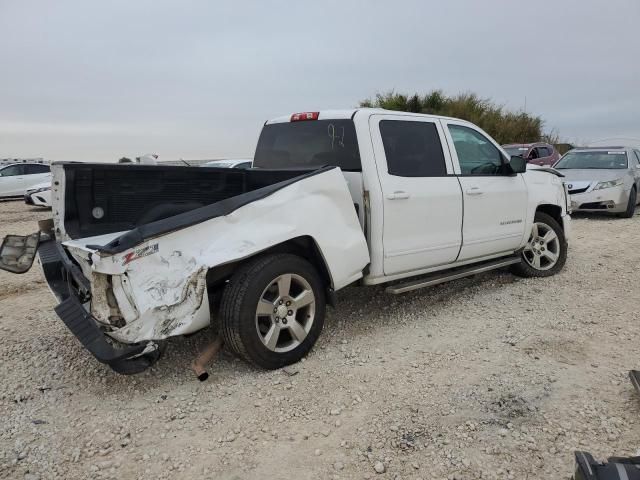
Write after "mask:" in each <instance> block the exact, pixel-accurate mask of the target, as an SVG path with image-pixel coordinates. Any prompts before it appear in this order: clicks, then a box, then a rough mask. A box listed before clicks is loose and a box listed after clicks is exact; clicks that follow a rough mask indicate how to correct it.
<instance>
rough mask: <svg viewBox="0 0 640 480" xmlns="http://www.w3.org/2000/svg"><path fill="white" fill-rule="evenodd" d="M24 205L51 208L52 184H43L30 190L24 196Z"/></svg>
mask: <svg viewBox="0 0 640 480" xmlns="http://www.w3.org/2000/svg"><path fill="white" fill-rule="evenodd" d="M24 203H26V204H27V205H35V206H36V207H47V208H51V182H50V181H49V182H45V183H41V184H39V185H35V186H34V187H33V188H30V189H28V190H27V191H26V192H25V194H24Z"/></svg>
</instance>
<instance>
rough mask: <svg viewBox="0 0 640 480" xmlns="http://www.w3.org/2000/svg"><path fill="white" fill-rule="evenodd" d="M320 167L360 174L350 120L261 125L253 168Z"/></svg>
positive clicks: (358, 154) (353, 129)
mask: <svg viewBox="0 0 640 480" xmlns="http://www.w3.org/2000/svg"><path fill="white" fill-rule="evenodd" d="M324 166H335V167H340V168H341V169H342V170H346V171H361V170H362V166H361V163H360V151H359V149H358V140H357V138H356V129H355V126H354V124H353V121H352V120H312V121H301V122H285V123H274V124H271V125H265V126H264V128H263V129H262V133H261V134H260V138H259V140H258V146H257V147H256V154H255V158H254V161H253V167H254V168H287V169H292V168H300V169H313V168H320V167H324Z"/></svg>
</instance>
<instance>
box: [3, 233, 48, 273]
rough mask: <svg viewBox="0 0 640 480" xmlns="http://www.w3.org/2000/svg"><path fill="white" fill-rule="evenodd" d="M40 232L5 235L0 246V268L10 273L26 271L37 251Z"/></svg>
mask: <svg viewBox="0 0 640 480" xmlns="http://www.w3.org/2000/svg"><path fill="white" fill-rule="evenodd" d="M39 244H40V232H36V233H32V234H31V235H7V236H6V237H4V240H3V241H2V246H1V247H0V269H2V270H6V271H7V272H11V273H25V272H28V271H29V269H30V268H31V265H33V260H34V259H35V258H36V253H37V252H38V245H39Z"/></svg>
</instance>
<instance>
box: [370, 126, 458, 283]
mask: <svg viewBox="0 0 640 480" xmlns="http://www.w3.org/2000/svg"><path fill="white" fill-rule="evenodd" d="M370 129H371V134H372V138H373V147H374V153H375V161H376V168H377V170H378V176H379V178H380V184H381V187H382V194H383V202H384V203H383V215H384V222H383V224H384V226H383V229H382V230H383V232H382V237H383V238H382V243H383V250H384V261H383V265H384V273H385V275H394V274H401V273H403V272H408V271H415V270H420V269H424V268H429V267H435V266H439V265H445V264H448V263H452V262H454V261H455V259H456V257H457V256H458V253H459V252H460V246H461V242H462V235H461V226H462V194H461V191H460V184H459V183H458V179H457V178H456V177H455V175H453V163H452V161H451V158H450V156H449V152H448V150H447V148H446V143H443V140H442V139H443V138H444V137H443V132H442V126H441V125H440V123H439V122H438V121H437V120H433V119H429V118H428V117H419V116H416V117H410V116H399V115H396V116H394V115H373V116H372V117H371V120H370Z"/></svg>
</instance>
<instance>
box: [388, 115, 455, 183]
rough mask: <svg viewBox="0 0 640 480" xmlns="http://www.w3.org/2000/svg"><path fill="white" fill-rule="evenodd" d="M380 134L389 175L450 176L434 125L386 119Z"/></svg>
mask: <svg viewBox="0 0 640 480" xmlns="http://www.w3.org/2000/svg"><path fill="white" fill-rule="evenodd" d="M380 135H381V136H382V143H383V144H384V153H385V156H386V157H387V169H388V171H389V175H397V176H399V177H439V176H443V175H446V174H447V169H446V166H445V163H444V154H443V153H442V144H441V143H440V136H439V135H438V130H437V129H436V126H435V124H434V123H427V122H412V121H404V120H402V121H398V120H382V121H381V122H380Z"/></svg>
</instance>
